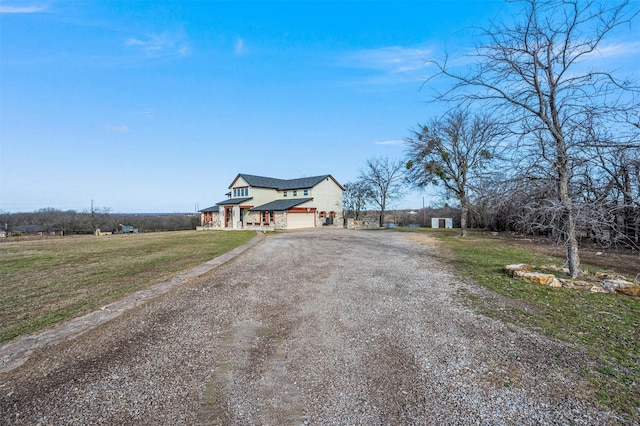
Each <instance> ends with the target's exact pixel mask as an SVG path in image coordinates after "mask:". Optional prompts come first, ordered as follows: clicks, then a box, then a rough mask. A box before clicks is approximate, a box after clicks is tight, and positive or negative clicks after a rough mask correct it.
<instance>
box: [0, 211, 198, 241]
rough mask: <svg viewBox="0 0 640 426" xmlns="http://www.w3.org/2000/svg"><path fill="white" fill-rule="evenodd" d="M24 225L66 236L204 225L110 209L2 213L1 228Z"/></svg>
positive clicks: (192, 217) (183, 217)
mask: <svg viewBox="0 0 640 426" xmlns="http://www.w3.org/2000/svg"><path fill="white" fill-rule="evenodd" d="M24 225H38V226H40V227H42V228H43V229H44V230H45V231H56V230H62V231H63V232H64V234H65V235H79V234H93V233H94V232H95V231H96V229H100V230H101V231H103V232H116V233H117V232H121V231H122V226H121V225H126V226H130V227H133V228H136V229H137V230H138V232H161V231H182V230H190V229H195V227H196V226H198V225H200V216H199V215H198V214H181V213H176V214H126V213H110V212H109V209H106V208H100V209H94V210H93V211H91V212H86V211H85V212H77V211H75V210H66V211H63V210H57V209H54V208H44V209H40V210H37V211H35V212H29V213H0V226H1V227H2V229H3V230H9V231H11V230H12V229H14V228H16V227H20V226H24Z"/></svg>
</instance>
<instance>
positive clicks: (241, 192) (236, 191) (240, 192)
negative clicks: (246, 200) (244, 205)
mask: <svg viewBox="0 0 640 426" xmlns="http://www.w3.org/2000/svg"><path fill="white" fill-rule="evenodd" d="M248 195H249V188H247V187H244V188H233V198H236V197H246V196H248Z"/></svg>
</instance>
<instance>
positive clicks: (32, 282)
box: [0, 231, 255, 342]
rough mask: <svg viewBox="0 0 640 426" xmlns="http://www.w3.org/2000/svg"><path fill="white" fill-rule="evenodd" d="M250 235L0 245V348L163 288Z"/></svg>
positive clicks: (209, 234)
mask: <svg viewBox="0 0 640 426" xmlns="http://www.w3.org/2000/svg"><path fill="white" fill-rule="evenodd" d="M253 236H255V232H253V231H246V232H244V231H242V232H222V231H220V232H216V231H207V232H196V231H185V232H165V233H153V234H137V235H111V236H101V237H95V236H83V237H65V238H53V239H41V240H34V241H13V242H6V243H2V244H0V259H2V261H1V262H0V342H5V341H8V340H10V339H13V338H15V337H17V336H20V335H23V334H28V333H33V332H35V331H38V330H41V329H44V328H46V327H49V326H51V325H52V324H55V323H57V322H59V321H63V320H66V319H69V318H72V317H76V316H79V315H82V314H84V313H86V312H90V311H92V310H94V309H97V308H99V307H101V306H104V305H105V304H108V303H111V302H113V301H115V300H118V299H119V298H121V297H123V296H124V295H126V294H128V293H131V292H134V291H139V290H141V289H144V288H147V287H149V286H151V285H153V284H156V283H159V282H162V281H165V280H167V279H169V278H170V277H172V276H173V275H175V274H176V273H178V272H180V271H183V270H185V269H188V268H190V267H193V266H196V265H199V264H201V263H204V262H206V261H208V260H210V259H212V258H214V257H216V256H219V255H221V254H223V253H225V252H227V251H229V250H232V249H233V248H235V247H237V246H239V245H242V244H244V243H245V242H247V241H249V240H250V239H251V238H253Z"/></svg>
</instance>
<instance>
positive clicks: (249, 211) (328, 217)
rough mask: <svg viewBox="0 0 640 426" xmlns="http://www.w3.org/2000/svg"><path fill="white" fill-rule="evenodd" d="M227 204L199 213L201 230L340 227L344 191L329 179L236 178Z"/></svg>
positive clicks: (219, 204) (329, 177)
mask: <svg viewBox="0 0 640 426" xmlns="http://www.w3.org/2000/svg"><path fill="white" fill-rule="evenodd" d="M229 189H230V192H229V193H228V194H227V196H228V198H227V199H226V200H223V201H220V202H219V203H216V205H214V206H212V207H208V208H206V209H203V210H200V214H201V224H202V227H201V229H219V228H226V229H256V228H257V229H299V228H312V227H316V226H340V227H341V226H342V222H343V216H342V193H343V191H344V188H343V187H342V185H340V184H339V183H338V181H336V180H335V179H334V178H333V177H332V176H331V175H323V176H314V177H306V178H299V179H277V178H270V177H264V176H254V175H247V174H244V173H241V174H239V175H238V176H236V178H235V179H234V180H233V182H232V183H231V185H229Z"/></svg>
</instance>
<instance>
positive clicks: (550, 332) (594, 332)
mask: <svg viewBox="0 0 640 426" xmlns="http://www.w3.org/2000/svg"><path fill="white" fill-rule="evenodd" d="M430 233H431V235H433V236H435V237H436V238H437V239H438V240H439V241H440V242H441V243H442V247H443V248H444V249H445V250H446V251H447V252H448V253H449V255H448V256H447V257H448V259H447V261H449V262H451V263H452V264H453V265H454V267H455V270H456V272H458V273H460V274H463V275H465V276H468V277H470V278H472V279H473V281H474V282H475V283H477V284H479V285H482V286H484V287H486V288H488V289H490V290H492V291H494V292H496V293H498V294H500V295H502V296H505V298H507V300H508V301H511V302H512V303H506V304H505V303H496V302H495V301H491V300H483V299H481V298H478V297H473V296H471V295H469V294H465V293H464V292H462V293H461V294H460V295H461V296H462V297H464V298H465V303H467V304H468V305H469V306H471V307H472V308H473V309H475V310H477V311H479V312H480V313H482V314H484V315H487V316H490V317H493V318H496V319H499V320H501V321H504V322H508V323H513V324H517V325H518V326H521V327H524V328H528V329H531V330H534V331H537V332H540V333H542V334H544V335H546V336H549V337H551V338H555V339H560V340H563V341H566V342H571V343H574V344H578V345H582V346H583V347H585V348H586V349H587V352H588V354H589V356H590V357H591V359H593V360H595V361H596V365H597V367H595V368H594V369H591V370H589V371H585V372H584V374H585V376H586V377H587V378H588V380H589V382H590V383H591V386H592V387H593V389H594V393H595V395H596V398H597V400H598V402H599V403H600V404H601V405H602V406H603V407H605V408H607V409H611V410H614V411H615V412H617V413H619V414H620V415H621V416H623V417H624V418H625V419H628V420H629V421H631V422H637V421H638V420H640V300H639V299H637V298H632V297H628V296H622V295H609V294H598V293H591V292H589V291H585V290H570V289H563V288H549V287H545V286H540V285H536V284H530V283H526V282H523V281H519V280H514V279H512V278H511V277H509V276H508V275H506V274H505V273H504V271H503V268H504V266H505V265H507V264H511V263H529V264H533V265H540V264H556V265H561V264H562V263H563V260H562V259H558V258H551V257H547V256H543V255H540V254H538V253H535V252H533V251H529V250H526V249H523V248H518V247H514V246H510V245H508V244H505V242H504V241H500V240H499V239H495V238H491V237H489V236H486V235H483V234H481V233H478V232H470V234H469V237H467V238H461V237H458V236H457V235H458V234H457V231H456V230H454V231H448V232H443V231H441V230H440V231H437V232H430ZM583 266H584V267H588V268H589V269H590V270H594V269H597V268H593V267H589V266H588V265H583Z"/></svg>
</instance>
